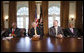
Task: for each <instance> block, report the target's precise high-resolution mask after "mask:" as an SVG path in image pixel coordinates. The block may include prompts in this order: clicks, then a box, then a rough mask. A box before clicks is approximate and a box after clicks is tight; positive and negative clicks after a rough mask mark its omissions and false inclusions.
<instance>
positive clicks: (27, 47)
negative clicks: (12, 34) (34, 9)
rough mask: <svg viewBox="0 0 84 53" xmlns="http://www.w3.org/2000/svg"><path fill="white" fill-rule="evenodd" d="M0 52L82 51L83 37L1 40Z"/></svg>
mask: <svg viewBox="0 0 84 53" xmlns="http://www.w3.org/2000/svg"><path fill="white" fill-rule="evenodd" d="M1 52H83V38H81V39H77V38H67V37H65V38H62V39H57V38H50V37H46V38H43V39H41V40H39V41H32V40H31V39H30V38H29V37H21V38H12V39H11V40H1Z"/></svg>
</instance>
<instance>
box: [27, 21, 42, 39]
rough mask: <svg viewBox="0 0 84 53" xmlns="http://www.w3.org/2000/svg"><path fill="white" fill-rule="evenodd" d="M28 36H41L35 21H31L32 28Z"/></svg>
mask: <svg viewBox="0 0 84 53" xmlns="http://www.w3.org/2000/svg"><path fill="white" fill-rule="evenodd" d="M28 35H29V36H30V38H32V37H39V38H40V37H41V36H42V33H41V30H40V28H39V27H37V26H36V22H33V23H32V28H31V29H30V33H29V34H28Z"/></svg>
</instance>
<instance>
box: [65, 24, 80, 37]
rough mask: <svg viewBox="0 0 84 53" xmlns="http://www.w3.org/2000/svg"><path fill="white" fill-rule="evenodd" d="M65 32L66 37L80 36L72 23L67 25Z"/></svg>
mask: <svg viewBox="0 0 84 53" xmlns="http://www.w3.org/2000/svg"><path fill="white" fill-rule="evenodd" d="M65 30H66V33H65V34H66V36H67V37H78V36H79V34H80V33H79V32H78V29H77V28H74V27H73V24H72V23H69V28H66V29H65Z"/></svg>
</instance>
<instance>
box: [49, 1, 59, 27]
mask: <svg viewBox="0 0 84 53" xmlns="http://www.w3.org/2000/svg"><path fill="white" fill-rule="evenodd" d="M54 20H58V25H59V26H60V1H49V4H48V27H49V28H50V27H52V26H53V21H54Z"/></svg>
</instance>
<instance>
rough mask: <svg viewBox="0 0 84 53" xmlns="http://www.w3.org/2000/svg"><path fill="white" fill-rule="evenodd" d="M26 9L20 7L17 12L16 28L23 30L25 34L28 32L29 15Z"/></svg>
mask: <svg viewBox="0 0 84 53" xmlns="http://www.w3.org/2000/svg"><path fill="white" fill-rule="evenodd" d="M28 12H29V11H28V7H21V8H20V9H18V11H17V27H18V28H25V29H26V33H27V32H28V24H29V19H28V18H29V15H28Z"/></svg>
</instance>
